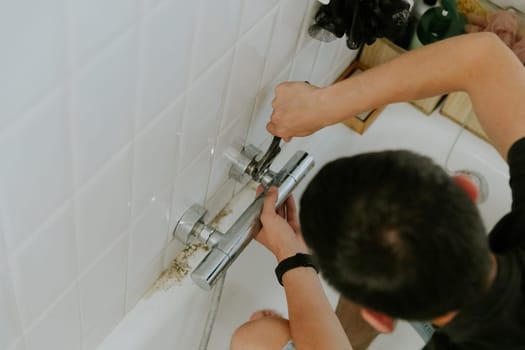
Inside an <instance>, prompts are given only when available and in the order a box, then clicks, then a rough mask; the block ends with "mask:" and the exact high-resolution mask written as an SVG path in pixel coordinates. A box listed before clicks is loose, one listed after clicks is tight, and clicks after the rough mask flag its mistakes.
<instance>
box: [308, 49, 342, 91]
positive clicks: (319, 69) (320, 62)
mask: <svg viewBox="0 0 525 350" xmlns="http://www.w3.org/2000/svg"><path fill="white" fill-rule="evenodd" d="M338 51H339V42H338V40H334V41H332V42H329V43H321V48H320V49H319V54H318V56H317V60H316V61H315V66H314V70H313V72H312V75H311V76H310V82H311V83H312V84H314V85H319V86H324V85H330V84H331V83H332V82H333V80H334V79H333V77H332V74H333V69H334V63H335V58H336V56H337V53H338Z"/></svg>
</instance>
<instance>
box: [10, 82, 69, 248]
mask: <svg viewBox="0 0 525 350" xmlns="http://www.w3.org/2000/svg"><path fill="white" fill-rule="evenodd" d="M0 159H2V162H1V164H0V186H3V187H4V188H3V194H4V195H3V196H2V198H0V201H3V203H2V205H0V206H1V207H3V208H4V210H5V213H4V214H5V215H4V217H3V220H4V222H3V223H4V228H5V234H6V243H7V246H8V248H9V249H10V251H11V252H12V251H14V250H15V249H16V248H17V247H19V246H20V243H21V242H22V241H23V240H24V239H26V238H27V237H28V236H29V234H30V233H31V232H33V231H34V230H35V229H36V228H37V227H38V225H40V224H41V223H42V222H43V221H44V220H45V219H47V217H48V216H49V215H50V214H52V213H53V212H54V211H55V210H56V209H58V207H59V206H61V205H62V204H63V203H64V201H65V200H66V198H67V197H68V196H69V195H70V194H71V192H72V174H71V168H72V165H71V155H70V145H69V143H68V125H67V120H66V115H65V110H64V95H63V93H62V91H61V90H59V91H57V92H56V93H54V94H53V95H51V96H49V98H46V99H45V101H43V103H42V104H41V105H39V106H38V108H36V109H35V110H34V111H33V112H32V113H31V115H29V116H27V117H26V118H24V119H23V120H22V121H21V122H20V123H17V124H16V125H14V126H13V127H12V128H10V129H9V130H7V132H6V134H4V135H3V137H2V139H1V140H0Z"/></svg>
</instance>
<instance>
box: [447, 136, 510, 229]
mask: <svg viewBox="0 0 525 350" xmlns="http://www.w3.org/2000/svg"><path fill="white" fill-rule="evenodd" d="M447 169H448V170H449V171H457V170H473V171H477V172H479V173H480V174H481V175H482V176H483V177H484V178H485V180H486V181H487V182H488V185H489V188H488V190H489V194H488V198H487V200H486V201H485V202H484V203H481V204H480V205H478V208H479V210H480V213H481V217H482V218H483V222H484V223H485V227H486V228H487V230H490V229H492V227H494V225H495V224H496V223H497V222H498V221H499V219H501V218H502V217H503V215H505V214H506V213H508V212H509V211H510V206H511V191H510V187H509V173H508V165H507V163H506V162H505V161H504V160H503V158H501V156H500V155H499V153H498V152H497V151H496V149H495V148H494V147H493V146H492V145H490V144H488V143H487V142H485V141H484V140H482V139H480V138H479V137H477V136H475V135H473V134H472V133H470V132H469V131H466V130H465V131H463V133H462V134H461V136H460V138H459V139H458V141H457V143H456V144H455V145H454V148H453V149H452V152H451V153H450V157H449V158H448V161H447Z"/></svg>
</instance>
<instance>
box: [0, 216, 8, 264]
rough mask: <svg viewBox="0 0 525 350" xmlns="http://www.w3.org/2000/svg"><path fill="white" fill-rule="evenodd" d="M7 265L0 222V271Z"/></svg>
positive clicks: (0, 223)
mask: <svg viewBox="0 0 525 350" xmlns="http://www.w3.org/2000/svg"><path fill="white" fill-rule="evenodd" d="M6 264H7V248H6V245H5V239H4V232H3V229H2V222H1V221H0V269H2V267H4V266H5V265H6Z"/></svg>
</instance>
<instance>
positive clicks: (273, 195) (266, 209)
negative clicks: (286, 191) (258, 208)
mask: <svg viewBox="0 0 525 350" xmlns="http://www.w3.org/2000/svg"><path fill="white" fill-rule="evenodd" d="M277 192H278V191H277V188H275V187H270V189H269V190H268V192H267V193H266V197H265V198H264V205H263V210H262V217H265V218H271V217H273V216H274V215H276V213H275V203H276V202H277Z"/></svg>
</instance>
